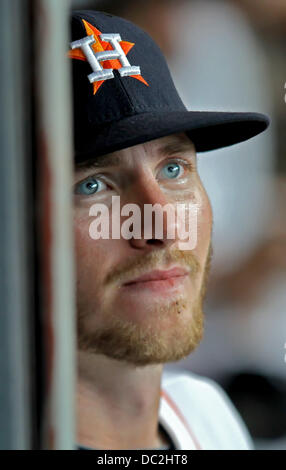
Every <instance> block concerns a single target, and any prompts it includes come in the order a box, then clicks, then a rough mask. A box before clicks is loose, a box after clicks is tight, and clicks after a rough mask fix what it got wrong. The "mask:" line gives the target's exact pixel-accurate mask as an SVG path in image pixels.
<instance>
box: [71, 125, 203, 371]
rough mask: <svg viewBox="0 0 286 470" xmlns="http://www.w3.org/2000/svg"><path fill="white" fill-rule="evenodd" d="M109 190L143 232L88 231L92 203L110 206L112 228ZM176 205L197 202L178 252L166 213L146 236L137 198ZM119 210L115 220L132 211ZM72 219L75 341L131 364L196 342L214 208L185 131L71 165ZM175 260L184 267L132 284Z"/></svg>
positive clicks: (165, 357) (177, 352) (166, 358)
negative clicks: (190, 239) (95, 234)
mask: <svg viewBox="0 0 286 470" xmlns="http://www.w3.org/2000/svg"><path fill="white" fill-rule="evenodd" d="M99 165H100V166H99ZM112 196H119V197H120V207H119V210H122V208H123V207H124V206H125V205H126V204H130V203H133V204H136V205H137V206H138V207H139V208H140V210H141V214H142V218H141V222H142V223H141V229H142V237H141V238H140V239H136V238H135V237H131V238H130V239H126V237H123V236H122V234H121V236H120V237H119V238H116V239H112V237H111V235H112V234H111V232H110V237H109V238H107V239H103V238H100V239H97V240H95V239H94V238H92V237H91V236H90V227H91V223H92V221H94V220H95V218H94V217H92V216H90V215H89V210H90V207H91V206H93V205H94V204H103V205H104V206H105V207H107V208H108V209H109V210H110V212H109V213H110V215H108V216H107V218H108V219H109V221H110V227H111V225H112V224H111V222H112V211H111V208H112ZM178 203H180V204H185V205H186V207H187V206H188V205H189V204H190V203H192V204H196V206H197V208H198V212H197V244H196V246H195V248H194V249H192V250H188V251H184V250H182V249H180V248H179V242H180V239H179V237H178V236H176V237H175V238H170V237H168V234H167V229H168V223H170V222H169V219H168V218H167V214H166V213H164V216H163V217H164V218H163V236H162V237H160V238H156V237H155V236H153V237H149V238H147V239H144V205H145V204H151V205H154V204H159V205H160V206H161V207H164V206H165V205H166V204H171V205H172V206H174V207H175V206H176V204H178ZM120 214H121V215H120V222H121V224H122V223H123V222H124V221H126V220H127V219H128V218H129V217H130V216H131V213H130V215H129V216H128V217H127V216H126V215H122V213H121V211H120ZM153 220H154V219H153ZM177 224H179V222H177ZM74 227H75V251H76V265H77V328H78V348H79V349H80V350H86V351H89V352H92V353H96V354H104V355H106V356H109V357H111V358H114V359H119V360H124V361H127V362H129V363H133V364H135V365H146V364H154V363H164V362H171V361H175V360H179V359H182V358H183V357H185V356H187V355H188V354H189V353H190V352H191V351H192V350H193V349H195V347H196V346H197V345H198V343H199V342H200V340H201V338H202V334H203V311H202V303H203V297H204V291H205V284H206V279H207V273H208V269H209V264H210V258H211V231H212V211H211V206H210V203H209V199H208V197H207V194H206V192H205V190H204V188H203V185H202V183H201V181H200V178H199V175H198V172H197V165H196V153H195V148H194V146H193V144H192V143H191V141H190V140H189V139H188V138H187V136H186V135H185V134H174V135H171V136H168V137H163V138H160V139H157V140H153V141H151V142H147V143H145V144H140V145H136V146H134V147H130V148H127V149H124V150H120V151H117V152H114V153H112V154H110V155H106V156H104V157H98V158H97V159H96V160H95V164H94V166H93V167H89V168H86V167H82V168H77V169H76V171H75V186H74ZM177 228H178V227H177ZM154 234H155V232H154ZM176 235H178V234H177V232H176ZM174 267H181V268H182V267H183V268H185V269H186V270H187V274H186V275H184V276H181V277H177V278H176V279H175V278H174V277H173V278H171V279H169V280H167V281H166V280H165V281H162V280H161V281H160V280H153V281H149V282H146V281H145V282H143V281H141V282H133V283H132V281H134V280H135V279H136V278H138V277H139V276H142V275H143V274H146V273H150V272H151V271H154V270H160V271H162V270H165V271H166V270H169V269H171V268H174Z"/></svg>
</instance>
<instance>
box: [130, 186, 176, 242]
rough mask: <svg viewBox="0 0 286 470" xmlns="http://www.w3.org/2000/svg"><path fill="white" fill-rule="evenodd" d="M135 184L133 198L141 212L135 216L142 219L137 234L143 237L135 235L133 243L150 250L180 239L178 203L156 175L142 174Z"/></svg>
mask: <svg viewBox="0 0 286 470" xmlns="http://www.w3.org/2000/svg"><path fill="white" fill-rule="evenodd" d="M134 186H135V187H134V189H133V191H132V202H133V203H135V204H136V205H137V206H139V210H140V216H139V217H138V218H136V219H135V220H136V222H138V221H139V225H140V227H138V229H139V230H137V234H138V232H139V233H140V238H137V237H135V236H132V237H131V238H130V240H129V243H130V245H131V246H132V247H133V248H136V249H141V250H142V249H143V250H146V249H147V250H149V251H150V250H152V249H154V248H170V247H171V245H173V244H174V243H175V242H176V241H177V222H176V220H177V219H176V211H175V204H174V203H173V202H172V201H170V199H169V198H168V197H167V196H166V194H165V193H164V191H162V188H161V187H160V185H159V183H158V181H156V180H155V179H154V178H150V177H142V178H141V179H140V180H139V181H137V182H136V185H134ZM154 206H155V207H154ZM138 219H139V220H138ZM133 230H134V226H133Z"/></svg>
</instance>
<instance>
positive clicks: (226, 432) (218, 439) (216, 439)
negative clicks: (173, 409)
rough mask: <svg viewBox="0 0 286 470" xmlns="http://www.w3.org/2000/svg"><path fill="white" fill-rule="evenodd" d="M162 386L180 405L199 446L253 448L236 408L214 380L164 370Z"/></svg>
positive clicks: (184, 372) (209, 447)
mask: <svg viewBox="0 0 286 470" xmlns="http://www.w3.org/2000/svg"><path fill="white" fill-rule="evenodd" d="M162 389H163V390H164V392H165V393H166V394H167V395H169V397H170V398H171V399H172V400H173V401H174V403H175V404H176V406H177V407H178V408H179V409H180V411H181V413H182V414H183V415H184V417H185V419H186V420H187V421H188V423H189V425H190V426H191V427H192V429H193V431H194V433H195V434H196V435H197V438H198V440H200V442H201V444H202V448H203V449H224V450H227V449H237V450H247V449H253V443H252V440H251V437H250V435H249V432H248V430H247V428H246V426H245V424H244V422H243V420H242V418H241V416H240V414H239V413H238V411H237V409H236V408H235V406H234V405H233V403H232V402H231V400H230V399H229V397H228V396H227V394H226V393H225V392H224V390H223V389H222V387H221V386H220V385H219V384H217V383H216V382H215V381H214V380H212V379H209V378H207V377H202V376H200V375H197V374H194V373H191V372H189V371H183V370H180V371H169V370H168V371H164V372H163V377H162Z"/></svg>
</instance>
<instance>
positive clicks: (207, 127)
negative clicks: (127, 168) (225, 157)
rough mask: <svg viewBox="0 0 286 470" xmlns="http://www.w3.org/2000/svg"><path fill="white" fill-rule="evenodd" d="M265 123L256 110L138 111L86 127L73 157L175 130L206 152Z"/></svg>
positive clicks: (246, 136) (92, 154)
mask: <svg viewBox="0 0 286 470" xmlns="http://www.w3.org/2000/svg"><path fill="white" fill-rule="evenodd" d="M268 126H269V119H268V117H267V116H265V115H264V114H259V113H231V112H206V111H175V112H164V111H162V112H158V113H157V112H156V113H155V112H152V113H150V112H148V113H140V114H136V115H133V116H130V117H127V118H124V119H122V120H120V121H116V122H111V123H109V124H105V125H104V126H102V127H100V128H98V127H97V128H94V132H92V130H91V128H90V129H89V130H88V132H87V134H86V135H85V136H81V141H80V142H79V141H77V139H76V140H75V146H76V155H75V158H76V161H77V162H80V161H84V160H86V159H89V158H92V157H95V156H100V155H103V154H106V153H111V152H114V151H116V150H121V149H124V148H127V147H132V146H133V145H137V144H141V143H143V142H148V141H150V140H153V139H157V138H160V137H165V136H167V135H170V134H174V133H177V132H186V134H187V135H188V136H189V138H190V139H191V140H192V141H193V143H194V145H195V147H196V151H197V152H206V151H209V150H215V149H218V148H222V147H228V146H230V145H234V144H237V143H239V142H243V141H245V140H248V139H250V138H252V137H254V136H256V135H258V134H260V133H261V132H263V131H264V130H265V129H267V127H268ZM82 137H84V138H82Z"/></svg>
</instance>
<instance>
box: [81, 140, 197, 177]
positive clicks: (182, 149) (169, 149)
mask: <svg viewBox="0 0 286 470" xmlns="http://www.w3.org/2000/svg"><path fill="white" fill-rule="evenodd" d="M158 153H159V154H160V155H161V156H164V157H169V156H174V155H178V154H186V153H191V154H194V153H195V152H194V148H193V146H192V144H191V141H189V142H188V141H187V140H185V139H181V138H179V137H177V138H176V141H173V142H169V143H166V144H164V145H163V146H161V147H159V148H158ZM121 163H122V158H121V157H120V156H119V155H118V154H116V153H108V154H105V155H102V156H100V157H96V158H94V159H93V160H90V161H86V162H84V163H82V164H79V165H76V170H77V171H84V170H89V169H98V168H109V167H116V166H120V165H121Z"/></svg>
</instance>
